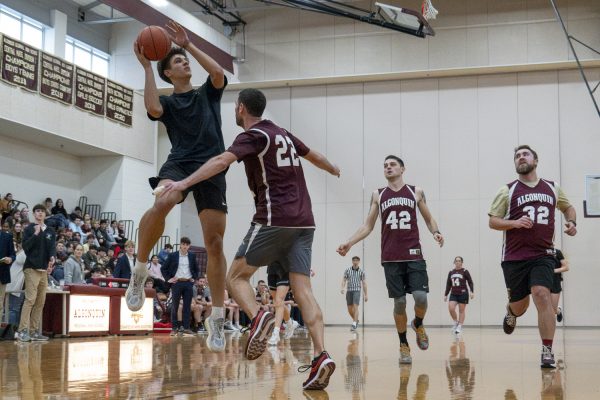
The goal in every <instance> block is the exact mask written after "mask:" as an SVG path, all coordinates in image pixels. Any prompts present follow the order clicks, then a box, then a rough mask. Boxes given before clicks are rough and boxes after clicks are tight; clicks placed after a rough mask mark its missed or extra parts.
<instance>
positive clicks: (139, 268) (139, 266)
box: [135, 261, 148, 274]
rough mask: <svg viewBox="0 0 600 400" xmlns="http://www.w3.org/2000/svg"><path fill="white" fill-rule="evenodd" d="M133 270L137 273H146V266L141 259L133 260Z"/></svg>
mask: <svg viewBox="0 0 600 400" xmlns="http://www.w3.org/2000/svg"><path fill="white" fill-rule="evenodd" d="M135 272H137V273H139V274H144V273H146V274H147V273H148V268H147V267H146V263H144V262H141V261H136V262H135Z"/></svg>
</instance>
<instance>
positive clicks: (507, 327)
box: [502, 304, 517, 335]
mask: <svg viewBox="0 0 600 400" xmlns="http://www.w3.org/2000/svg"><path fill="white" fill-rule="evenodd" d="M515 326H517V316H516V315H514V314H513V313H512V311H511V310H510V306H509V305H508V304H507V305H506V315H505V316H504V321H503V322H502V328H503V329H504V333H506V334H507V335H510V334H511V333H513V331H514V330H515Z"/></svg>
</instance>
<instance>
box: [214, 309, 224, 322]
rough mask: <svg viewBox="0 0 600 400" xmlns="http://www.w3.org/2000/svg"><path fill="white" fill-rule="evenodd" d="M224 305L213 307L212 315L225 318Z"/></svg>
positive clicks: (216, 317)
mask: <svg viewBox="0 0 600 400" xmlns="http://www.w3.org/2000/svg"><path fill="white" fill-rule="evenodd" d="M223 315H224V313H223V307H213V308H212V313H211V317H213V318H215V319H219V318H223Z"/></svg>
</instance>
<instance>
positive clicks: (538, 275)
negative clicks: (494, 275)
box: [502, 256, 556, 303]
mask: <svg viewBox="0 0 600 400" xmlns="http://www.w3.org/2000/svg"><path fill="white" fill-rule="evenodd" d="M554 267H556V259H555V258H554V257H552V256H549V257H541V258H536V259H533V260H525V261H504V262H503V263H502V272H503V273H504V282H505V284H506V290H507V291H508V301H509V303H514V302H515V301H519V300H523V299H524V298H525V297H527V296H529V295H530V294H531V287H532V286H543V287H546V288H548V289H551V288H552V282H553V280H554V276H553V275H555V274H554Z"/></svg>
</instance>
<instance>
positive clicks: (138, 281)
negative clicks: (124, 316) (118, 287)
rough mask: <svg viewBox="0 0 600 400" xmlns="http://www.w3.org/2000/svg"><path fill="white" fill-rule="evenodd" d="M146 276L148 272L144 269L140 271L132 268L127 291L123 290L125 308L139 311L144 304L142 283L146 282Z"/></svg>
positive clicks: (144, 297)
mask: <svg viewBox="0 0 600 400" xmlns="http://www.w3.org/2000/svg"><path fill="white" fill-rule="evenodd" d="M147 277H148V272H147V271H146V270H143V271H142V272H140V271H138V270H137V269H136V268H134V269H133V271H132V272H131V279H130V280H129V286H127V291H126V292H125V301H126V302H127V308H129V309H130V310H131V311H139V310H140V309H141V308H142V307H143V306H144V300H146V293H144V285H145V284H146V278H147Z"/></svg>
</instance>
